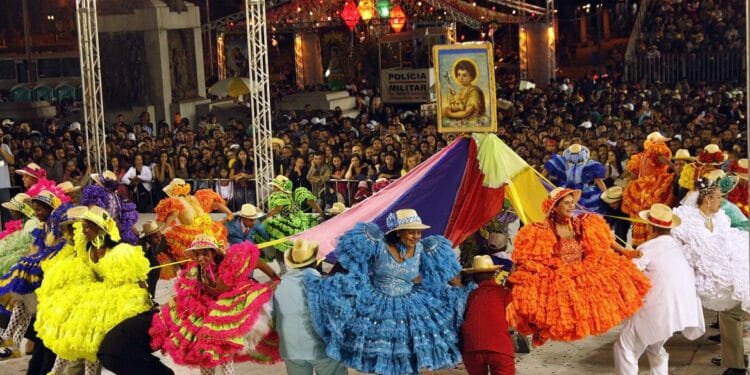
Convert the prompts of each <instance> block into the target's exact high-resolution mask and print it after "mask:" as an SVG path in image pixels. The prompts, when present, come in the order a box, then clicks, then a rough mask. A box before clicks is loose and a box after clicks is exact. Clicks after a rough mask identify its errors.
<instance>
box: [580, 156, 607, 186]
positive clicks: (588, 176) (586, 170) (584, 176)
mask: <svg viewBox="0 0 750 375" xmlns="http://www.w3.org/2000/svg"><path fill="white" fill-rule="evenodd" d="M606 174H607V170H606V169H605V168H604V165H602V163H600V162H598V161H592V160H590V161H589V162H588V163H586V166H585V167H583V170H582V171H581V180H582V181H591V180H593V179H596V178H604V176H605V175H606Z"/></svg>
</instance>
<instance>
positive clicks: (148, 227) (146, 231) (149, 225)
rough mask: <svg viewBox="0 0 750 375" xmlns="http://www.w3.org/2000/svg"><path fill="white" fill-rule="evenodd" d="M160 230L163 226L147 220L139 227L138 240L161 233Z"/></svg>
mask: <svg viewBox="0 0 750 375" xmlns="http://www.w3.org/2000/svg"><path fill="white" fill-rule="evenodd" d="M162 228H164V224H159V223H157V222H156V221H153V220H149V221H147V222H145V223H143V226H142V227H141V235H140V238H143V237H148V236H150V235H152V234H154V233H156V232H159V231H161V230H162Z"/></svg>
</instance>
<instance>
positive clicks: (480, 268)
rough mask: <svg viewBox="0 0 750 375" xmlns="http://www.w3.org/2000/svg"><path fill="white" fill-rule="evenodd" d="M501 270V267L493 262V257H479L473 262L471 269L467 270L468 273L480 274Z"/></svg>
mask: <svg viewBox="0 0 750 375" xmlns="http://www.w3.org/2000/svg"><path fill="white" fill-rule="evenodd" d="M499 269H500V266H498V265H495V263H493V262H492V257H491V256H489V255H477V256H475V257H474V259H472V260H471V268H465V269H464V272H466V273H478V272H495V271H497V270H499Z"/></svg>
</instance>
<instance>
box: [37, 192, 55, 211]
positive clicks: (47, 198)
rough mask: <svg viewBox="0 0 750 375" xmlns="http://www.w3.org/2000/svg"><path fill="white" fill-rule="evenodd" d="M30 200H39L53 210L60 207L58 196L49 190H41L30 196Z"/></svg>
mask: <svg viewBox="0 0 750 375" xmlns="http://www.w3.org/2000/svg"><path fill="white" fill-rule="evenodd" d="M31 201H32V202H34V201H36V202H41V203H44V204H46V205H47V206H49V207H51V208H52V209H53V210H54V209H56V208H57V207H60V203H62V202H60V198H58V197H57V196H56V195H55V194H53V193H52V192H51V191H49V190H42V191H41V192H40V193H39V194H37V195H35V196H33V197H31Z"/></svg>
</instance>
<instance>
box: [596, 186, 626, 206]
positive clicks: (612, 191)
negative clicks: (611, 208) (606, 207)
mask: <svg viewBox="0 0 750 375" xmlns="http://www.w3.org/2000/svg"><path fill="white" fill-rule="evenodd" d="M601 199H602V201H603V202H604V203H615V202H618V201H621V200H622V187H620V186H612V187H611V188H609V189H607V190H605V191H604V192H603V193H602V195H601Z"/></svg>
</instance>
